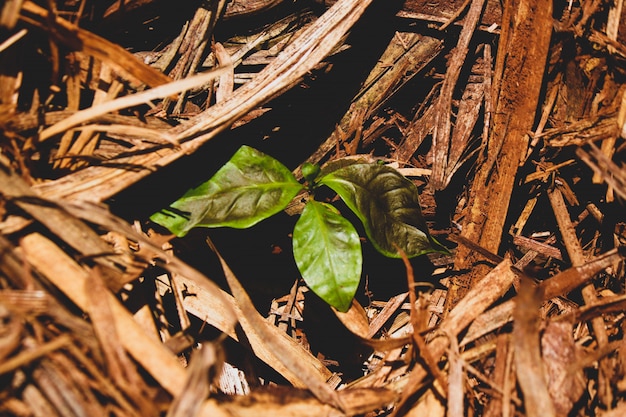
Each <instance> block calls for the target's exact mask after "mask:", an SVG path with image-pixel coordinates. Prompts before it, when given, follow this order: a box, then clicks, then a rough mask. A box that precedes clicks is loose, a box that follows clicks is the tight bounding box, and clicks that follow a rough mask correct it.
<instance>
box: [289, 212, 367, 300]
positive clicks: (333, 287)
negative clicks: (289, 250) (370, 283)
mask: <svg viewBox="0 0 626 417" xmlns="http://www.w3.org/2000/svg"><path fill="white" fill-rule="evenodd" d="M293 256H294V259H295V261H296V265H297V266H298V269H299V270H300V273H301V274H302V278H304V281H305V282H306V283H307V285H308V286H309V288H310V289H311V290H312V291H313V292H315V293H316V294H317V295H318V296H320V298H322V299H323V300H324V301H326V302H327V303H328V304H330V305H331V306H333V307H335V308H336V309H337V310H339V311H343V312H345V311H347V310H348V308H349V307H350V304H351V303H352V299H353V298H354V294H355V293H356V290H357V287H358V286H359V281H360V280H361V269H362V266H363V254H362V253H361V242H360V241H359V235H358V233H357V231H356V229H355V228H354V226H352V224H351V223H350V222H349V221H348V220H346V219H345V218H344V217H342V216H341V214H339V212H338V211H337V209H336V208H334V207H333V206H331V205H330V204H327V203H321V202H318V201H315V200H310V201H309V202H307V204H306V206H305V207H304V210H303V212H302V215H301V216H300V218H299V219H298V222H297V223H296V226H295V228H294V229H293Z"/></svg>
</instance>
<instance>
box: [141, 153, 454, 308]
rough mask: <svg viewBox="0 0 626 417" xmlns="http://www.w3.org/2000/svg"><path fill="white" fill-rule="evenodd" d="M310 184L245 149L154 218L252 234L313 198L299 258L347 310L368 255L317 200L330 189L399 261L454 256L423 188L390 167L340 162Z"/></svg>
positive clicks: (184, 227)
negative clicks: (425, 211) (430, 221)
mask: <svg viewBox="0 0 626 417" xmlns="http://www.w3.org/2000/svg"><path fill="white" fill-rule="evenodd" d="M302 174H303V177H304V179H305V184H301V183H300V182H299V181H298V180H297V179H296V177H295V176H294V175H293V174H292V173H291V171H290V170H289V169H288V168H287V167H285V166H284V165H283V164H282V163H280V162H279V161H277V160H276V159H274V158H272V157H270V156H268V155H265V154H264V153H262V152H260V151H258V150H256V149H254V148H251V147H249V146H245V145H244V146H242V147H241V148H239V150H238V151H237V152H236V153H235V154H234V155H233V156H232V158H231V159H230V160H229V161H228V162H227V163H226V164H225V165H224V166H223V167H222V168H220V169H219V170H218V171H217V173H215V175H214V176H213V177H212V178H211V179H209V180H208V181H206V182H205V183H203V184H201V185H200V186H198V187H196V188H193V189H191V190H189V191H187V192H186V193H185V194H184V195H183V196H182V197H181V198H179V199H178V200H176V201H175V202H174V203H172V204H171V205H170V207H168V208H166V209H163V210H161V211H159V212H157V213H155V214H153V215H152V216H151V217H150V219H151V220H152V221H154V222H155V223H157V224H160V225H161V226H164V227H166V228H167V229H169V230H170V231H171V232H172V233H174V234H175V235H177V236H179V237H182V236H184V235H185V234H187V233H188V232H189V230H191V229H192V228H194V227H209V228H213V227H232V228H237V229H245V228H249V227H252V226H253V225H255V224H256V223H258V222H260V221H262V220H264V219H266V218H268V217H270V216H272V215H274V214H276V213H278V212H280V211H282V210H284V209H285V208H286V207H287V205H288V204H289V203H290V202H291V201H292V200H293V199H294V198H295V197H296V196H297V195H298V194H299V193H300V192H301V191H302V190H305V189H306V190H308V194H309V197H308V199H307V201H306V204H305V206H304V209H303V211H302V214H301V215H300V218H299V219H298V221H297V222H296V225H295V227H294V231H293V255H294V259H295V262H296V265H297V266H298V269H299V271H300V273H301V274H302V278H303V279H304V281H305V282H306V284H307V285H308V286H309V288H310V289H311V290H312V291H313V292H315V293H316V294H317V295H318V296H320V297H321V298H322V299H323V300H324V301H326V302H327V303H328V304H330V305H331V306H333V307H335V308H336V309H337V310H339V311H343V312H345V311H347V310H348V308H349V307H350V304H351V302H352V299H353V298H354V295H355V293H356V290H357V287H358V285H359V282H360V280H361V270H362V263H363V258H362V251H361V243H360V240H359V235H358V233H357V231H356V229H355V227H354V226H353V225H352V224H351V223H350V222H349V221H348V220H347V219H346V218H344V217H343V216H342V215H341V213H340V212H339V211H338V210H337V208H335V207H334V206H333V205H331V204H329V203H325V202H320V201H317V200H315V191H316V190H317V189H318V188H319V187H321V186H326V187H329V188H330V189H332V190H333V191H334V192H336V193H337V194H338V195H339V197H341V199H343V201H344V202H345V203H346V205H347V206H348V207H349V208H350V210H352V211H353V212H354V214H355V215H356V216H357V217H358V218H359V220H360V221H361V222H362V223H363V226H364V229H365V233H366V234H367V237H368V238H369V240H370V241H371V242H372V244H373V246H374V247H375V248H376V249H377V250H378V251H379V252H380V253H382V254H383V255H385V256H388V257H394V258H399V257H400V255H399V253H398V250H397V248H400V249H401V250H402V251H403V252H404V253H405V254H406V255H407V256H408V257H415V256H420V255H424V254H426V253H430V252H443V253H447V250H446V248H444V247H443V246H442V245H441V244H439V243H438V242H437V241H436V240H435V239H434V238H433V237H432V236H430V234H429V232H428V228H427V226H426V222H425V221H424V218H423V216H422V212H421V209H420V205H419V194H418V190H417V187H416V186H415V185H414V184H413V183H412V182H411V181H410V180H408V179H407V178H405V177H404V176H402V175H401V174H400V173H399V172H398V171H396V170H395V169H393V168H391V167H389V166H386V165H384V164H372V163H364V162H360V161H358V160H351V159H340V160H336V161H332V162H331V163H328V164H326V165H325V166H324V167H323V168H322V169H320V167H319V166H317V165H313V164H308V163H305V164H304V165H303V166H302Z"/></svg>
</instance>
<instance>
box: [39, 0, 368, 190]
mask: <svg viewBox="0 0 626 417" xmlns="http://www.w3.org/2000/svg"><path fill="white" fill-rule="evenodd" d="M370 3H371V0H365V1H363V0H341V1H339V2H338V3H336V4H335V5H333V7H331V8H330V9H328V10H327V11H326V12H325V13H324V14H323V15H322V16H321V17H320V18H318V19H317V20H316V21H315V22H314V23H313V24H311V25H310V26H309V27H308V28H307V29H306V30H305V31H303V32H302V33H300V34H299V35H298V36H297V37H296V39H294V41H293V42H292V43H291V44H289V45H288V46H287V47H286V48H285V49H284V50H283V51H282V52H281V53H280V54H279V55H278V56H277V57H276V58H275V59H274V60H273V61H272V62H271V63H270V64H269V65H268V66H266V67H265V68H264V69H263V70H262V71H261V72H259V73H258V74H257V75H256V76H255V77H254V78H253V79H252V80H251V81H249V82H248V83H246V84H245V85H244V86H242V87H240V88H238V89H237V90H236V91H235V92H234V93H233V95H232V96H231V97H230V98H229V99H228V100H225V101H222V102H221V103H217V104H215V105H214V106H211V107H210V108H209V109H207V110H206V111H204V112H202V113H200V114H198V115H197V116H195V117H192V118H191V119H189V120H188V121H186V122H185V123H181V124H180V125H178V126H176V127H174V128H172V129H170V130H168V131H166V132H164V135H165V136H164V137H165V138H166V139H168V138H170V137H171V136H173V138H174V141H175V142H180V143H182V142H185V143H182V144H181V146H180V148H175V149H160V150H159V152H149V153H146V154H143V155H135V156H130V157H127V158H119V159H118V160H117V162H118V163H120V164H130V166H136V167H145V169H143V170H128V169H118V168H112V167H105V166H91V167H88V168H85V169H83V170H81V171H79V172H76V173H75V174H72V175H66V176H64V177H63V178H61V179H59V180H56V181H51V182H49V183H47V184H43V185H41V191H42V193H44V194H46V195H48V196H54V197H55V198H59V197H65V198H69V199H80V200H88V201H93V202H101V201H104V200H105V199H107V198H109V197H111V196H113V195H115V194H116V193H118V192H120V191H121V190H123V189H125V188H127V187H128V186H130V185H131V184H134V183H135V182H137V181H139V180H140V179H142V178H144V177H146V176H148V175H150V174H151V173H152V172H153V171H154V170H155V169H156V167H163V166H166V165H169V164H170V163H172V162H173V161H175V160H177V159H179V158H180V157H182V156H184V155H187V154H190V153H193V152H195V151H196V150H197V149H198V148H199V147H201V146H202V145H203V144H204V143H206V142H207V141H208V140H210V139H212V138H214V137H215V136H216V135H217V134H218V133H219V132H221V131H223V130H225V129H227V128H228V127H230V126H231V125H232V124H233V123H234V122H235V121H237V120H238V119H240V118H241V117H243V116H245V115H247V114H248V112H250V111H251V110H252V109H254V108H256V107H258V106H259V105H261V104H263V103H265V102H267V101H268V100H270V99H271V98H273V97H275V95H276V94H279V93H280V92H282V91H285V90H286V89H288V88H290V87H292V86H293V85H294V84H295V83H296V82H297V81H298V80H300V79H301V77H303V76H304V75H305V74H306V73H307V72H308V71H310V70H311V69H313V68H314V67H315V66H316V65H318V64H319V63H320V61H321V60H322V59H324V58H325V57H326V56H327V55H328V54H329V53H330V52H331V51H332V50H333V48H335V46H336V45H337V44H338V43H339V42H341V40H342V39H343V38H344V36H345V34H346V33H347V32H348V31H349V30H350V28H351V27H352V26H353V25H354V24H355V23H356V22H357V21H358V20H359V18H360V17H361V15H362V14H363V12H364V11H365V10H366V9H367V7H368V6H369V4H370ZM184 81H185V79H183V80H180V81H178V82H184ZM157 88H158V87H157ZM146 93H147V92H146ZM139 94H143V93H139ZM135 96H136V95H135ZM131 97H132V96H131ZM118 100H119V99H118ZM115 101H117V100H115ZM49 133H50V132H48V134H49Z"/></svg>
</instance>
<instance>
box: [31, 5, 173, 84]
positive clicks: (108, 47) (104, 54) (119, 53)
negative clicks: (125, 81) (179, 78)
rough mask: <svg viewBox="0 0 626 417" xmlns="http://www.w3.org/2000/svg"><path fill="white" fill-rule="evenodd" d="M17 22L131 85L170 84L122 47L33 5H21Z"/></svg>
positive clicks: (164, 76)
mask: <svg viewBox="0 0 626 417" xmlns="http://www.w3.org/2000/svg"><path fill="white" fill-rule="evenodd" d="M20 19H21V20H23V21H25V22H27V23H30V24H32V25H34V26H37V27H39V28H41V29H43V30H47V31H48V32H49V34H50V35H51V36H52V37H53V38H55V39H56V40H57V41H59V42H61V43H63V44H64V45H66V46H67V47H69V48H74V49H76V50H82V51H83V52H84V53H86V54H88V55H91V56H93V57H94V58H97V59H99V60H101V61H103V62H106V63H107V64H108V65H110V66H111V67H113V68H115V70H116V71H118V72H119V73H120V74H125V75H127V76H128V77H129V79H130V80H132V81H135V82H139V83H145V84H147V85H149V86H151V87H156V86H158V85H161V84H165V83H168V82H170V81H172V80H171V78H170V77H168V76H167V75H165V74H163V73H161V72H159V71H157V70H155V69H154V68H152V67H150V66H149V65H146V64H144V63H143V62H141V61H140V60H138V59H137V58H136V57H134V56H133V55H132V54H131V53H130V52H128V51H126V50H125V49H124V48H122V47H121V46H119V45H116V44H113V43H111V42H109V41H107V40H106V39H103V38H101V37H100V36H97V35H95V34H94V33H91V32H89V31H87V30H84V29H81V28H79V27H78V26H76V25H74V24H72V23H70V22H68V21H67V20H65V19H62V18H60V17H56V16H55V17H53V18H52V19H50V18H49V15H48V11H47V10H46V9H44V8H42V7H40V6H38V5H37V4H35V3H33V2H32V1H26V2H24V4H23V5H22V13H21V15H20Z"/></svg>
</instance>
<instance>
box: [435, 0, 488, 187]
mask: <svg viewBox="0 0 626 417" xmlns="http://www.w3.org/2000/svg"><path fill="white" fill-rule="evenodd" d="M484 4H485V0H472V4H471V6H470V9H469V11H468V12H467V17H466V22H465V25H463V29H462V30H461V35H460V37H459V42H458V44H457V46H456V48H454V51H453V53H452V57H451V58H450V60H449V61H448V70H447V71H446V75H445V78H444V80H443V86H442V87H441V94H440V96H439V100H437V104H436V105H435V106H436V110H435V120H436V121H435V130H434V133H433V155H434V161H433V173H432V175H431V178H430V181H431V184H432V186H433V187H434V189H435V190H442V189H444V188H445V187H446V186H447V185H448V183H449V179H448V177H449V176H450V175H451V174H450V170H451V169H450V166H452V168H454V166H455V165H456V163H457V162H458V161H454V160H452V161H450V160H449V156H448V155H449V154H450V153H451V151H452V150H453V149H454V148H457V149H456V150H458V148H459V147H460V148H465V146H464V145H465V144H463V143H451V139H452V137H451V132H452V121H451V120H450V116H451V113H452V95H453V94H454V90H455V88H456V84H457V81H458V79H459V76H460V75H461V68H462V67H463V64H464V63H465V58H466V57H467V53H468V52H469V44H470V41H471V40H472V35H473V34H474V31H475V30H476V26H477V25H478V21H479V20H480V15H481V13H482V10H483V6H484ZM471 86H472V84H469V85H468V86H467V87H468V89H469V88H472V87H471ZM460 112H461V110H459V113H460ZM454 139H463V138H454Z"/></svg>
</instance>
